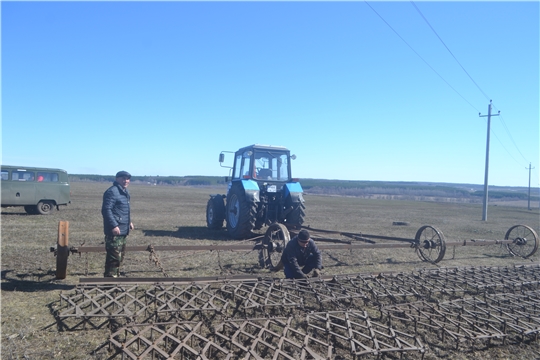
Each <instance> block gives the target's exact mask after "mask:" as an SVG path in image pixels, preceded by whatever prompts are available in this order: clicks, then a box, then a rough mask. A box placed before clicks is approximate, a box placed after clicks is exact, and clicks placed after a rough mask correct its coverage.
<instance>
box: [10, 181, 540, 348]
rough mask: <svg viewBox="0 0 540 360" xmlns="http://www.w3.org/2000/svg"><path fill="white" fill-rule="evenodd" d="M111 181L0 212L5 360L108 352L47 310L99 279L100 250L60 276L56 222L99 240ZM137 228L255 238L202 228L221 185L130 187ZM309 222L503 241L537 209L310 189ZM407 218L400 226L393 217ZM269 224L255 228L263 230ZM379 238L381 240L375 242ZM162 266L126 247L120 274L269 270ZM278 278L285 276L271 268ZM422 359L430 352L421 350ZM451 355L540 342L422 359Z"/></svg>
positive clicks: (477, 257)
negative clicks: (58, 203)
mask: <svg viewBox="0 0 540 360" xmlns="http://www.w3.org/2000/svg"><path fill="white" fill-rule="evenodd" d="M108 186H110V184H105V183H90V182H88V183H84V182H76V183H72V204H70V205H69V206H67V207H63V208H61V211H56V212H54V213H53V214H52V215H49V216H37V215H26V214H25V213H24V210H23V209H22V208H6V209H2V215H1V236H2V244H1V251H2V259H1V262H2V279H1V290H2V291H1V315H2V327H1V342H2V344H1V358H2V359H51V358H53V357H56V358H60V359H104V358H107V357H108V356H109V353H108V352H107V350H106V348H107V339H108V336H109V334H110V331H109V329H107V328H100V329H88V330H84V331H83V330H81V331H73V332H61V331H59V330H58V328H57V326H56V322H55V318H54V316H53V314H54V312H55V309H57V308H58V306H59V304H58V303H59V297H60V293H61V292H62V291H64V292H69V291H72V290H73V289H74V287H75V286H76V285H77V284H78V281H79V278H81V277H102V276H103V268H104V261H105V254H104V253H90V254H82V255H72V256H70V257H69V261H68V276H67V278H66V279H65V280H56V278H55V267H56V259H55V257H54V256H53V253H51V252H50V251H49V248H50V247H52V246H54V245H55V244H56V241H57V236H58V223H59V221H68V222H69V241H70V244H71V245H73V246H100V245H103V232H102V217H101V213H100V209H101V200H102V195H103V192H104V191H105V190H106V189H107V187H108ZM130 191H131V194H132V217H133V222H134V225H135V230H134V231H133V232H132V234H131V235H130V236H129V238H128V246H134V245H148V244H153V245H194V244H197V245H199V244H208V245H209V244H221V245H222V244H241V243H243V244H252V243H253V241H250V240H246V241H233V240H230V239H229V238H228V237H227V232H226V230H224V229H223V230H218V231H214V230H210V229H208V228H207V227H206V219H205V212H206V203H207V200H208V199H209V195H210V194H215V193H224V192H225V191H226V189H225V188H208V187H201V188H196V187H161V186H159V187H158V186H150V185H132V186H130ZM305 199H306V213H307V216H306V221H305V225H310V226H312V227H314V228H321V229H328V230H336V231H347V232H355V233H363V234H376V235H386V236H392V237H404V238H414V236H415V233H416V231H417V229H418V228H420V227H421V226H423V225H431V226H434V227H436V228H438V229H439V230H441V231H442V232H443V233H444V235H445V238H446V241H449V242H450V241H463V240H470V239H491V240H496V239H504V236H505V233H506V231H507V230H508V229H509V228H510V227H511V226H513V225H516V224H524V225H528V226H530V227H532V228H533V229H534V230H535V231H536V232H537V233H539V230H540V221H539V219H540V218H539V211H538V208H536V209H533V210H527V208H523V207H514V206H505V205H504V204H501V203H498V204H496V205H497V206H490V207H489V209H488V220H487V221H482V220H481V218H482V205H481V204H452V203H435V202H420V201H396V200H380V199H359V198H352V197H335V196H332V197H328V196H315V195H306V196H305ZM395 222H398V223H406V224H408V225H406V226H396V225H393V223H395ZM265 230H266V229H265V228H263V229H262V230H261V231H259V233H260V234H264V231H265ZM378 242H379V241H378ZM158 256H159V263H160V264H159V265H161V267H162V268H160V267H158V266H156V263H155V262H154V261H150V259H149V253H147V252H130V253H128V254H127V257H126V259H125V262H124V265H123V268H122V273H123V275H124V276H126V277H162V276H164V274H166V275H169V276H171V277H201V276H212V275H223V276H226V275H242V274H244V275H246V274H250V275H257V274H262V275H269V270H267V269H262V268H260V267H259V266H258V253H257V252H256V251H247V252H232V251H219V252H197V251H190V252H183V253H179V252H165V253H158ZM539 262H540V253H539V252H537V253H536V254H535V255H534V256H532V257H531V258H529V259H522V258H518V257H514V256H512V255H510V254H509V253H508V251H507V250H506V247H505V246H502V245H490V246H481V247H472V246H456V247H449V248H448V249H447V251H446V256H445V258H444V260H443V261H441V262H440V263H438V264H436V265H435V264H429V263H426V262H422V261H421V260H420V259H419V257H418V256H417V255H416V253H415V252H414V251H413V250H412V249H408V248H404V249H403V248H401V249H377V250H375V249H368V250H362V251H352V252H351V251H345V250H327V251H325V252H324V254H323V263H324V267H325V269H324V275H338V274H355V273H371V272H401V271H413V270H418V269H423V268H433V269H435V268H437V267H462V266H513V265H520V264H538V263H539ZM272 276H274V277H283V274H282V273H281V272H280V273H274V274H272ZM426 356H428V355H426ZM436 357H442V358H448V359H468V358H478V359H488V358H489V359H491V358H493V359H511V358H522V359H539V358H540V345H539V342H538V341H535V342H531V343H528V344H525V343H521V344H509V345H506V346H500V347H495V348H489V349H483V350H482V351H476V352H474V353H470V352H469V353H460V352H452V351H450V352H446V353H444V355H442V354H441V355H440V356H435V355H434V354H431V355H429V356H428V357H427V358H436Z"/></svg>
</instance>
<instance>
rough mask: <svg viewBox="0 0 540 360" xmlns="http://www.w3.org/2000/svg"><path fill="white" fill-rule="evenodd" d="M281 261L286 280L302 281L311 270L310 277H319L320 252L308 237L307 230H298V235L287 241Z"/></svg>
mask: <svg viewBox="0 0 540 360" xmlns="http://www.w3.org/2000/svg"><path fill="white" fill-rule="evenodd" d="M281 261H282V262H283V270H284V271H285V277H286V278H287V279H304V278H306V277H307V274H309V273H310V272H311V270H313V269H315V270H313V274H312V277H318V276H320V275H321V269H322V256H321V251H320V250H319V248H318V247H317V245H315V242H314V241H313V239H311V238H310V237H309V232H308V231H307V230H300V232H299V233H298V235H297V236H295V237H294V238H292V240H291V241H289V243H288V244H287V246H285V250H284V251H283V254H282V255H281Z"/></svg>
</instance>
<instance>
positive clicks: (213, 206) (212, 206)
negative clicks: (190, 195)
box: [206, 195, 225, 229]
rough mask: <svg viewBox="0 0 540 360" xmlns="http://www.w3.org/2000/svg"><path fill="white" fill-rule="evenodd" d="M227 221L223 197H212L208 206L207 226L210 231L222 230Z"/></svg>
mask: <svg viewBox="0 0 540 360" xmlns="http://www.w3.org/2000/svg"><path fill="white" fill-rule="evenodd" d="M223 220H225V203H224V202H223V197H222V196H221V195H216V196H212V197H211V198H210V199H209V200H208V204H206V225H207V226H208V228H209V229H221V228H222V227H223Z"/></svg>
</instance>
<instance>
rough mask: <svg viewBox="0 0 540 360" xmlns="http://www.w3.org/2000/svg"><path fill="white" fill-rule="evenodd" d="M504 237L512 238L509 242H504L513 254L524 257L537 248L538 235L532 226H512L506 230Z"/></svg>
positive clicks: (531, 253)
mask: <svg viewBox="0 0 540 360" xmlns="http://www.w3.org/2000/svg"><path fill="white" fill-rule="evenodd" d="M504 239H505V240H513V242H512V243H511V244H506V248H507V249H508V252H510V254H512V255H514V256H520V257H522V258H524V259H526V258H528V257H530V256H532V255H534V253H536V250H538V236H537V235H536V232H535V231H534V230H533V229H532V228H530V227H528V226H526V225H515V226H512V227H511V228H510V229H509V230H508V231H507V232H506V236H505V237H504Z"/></svg>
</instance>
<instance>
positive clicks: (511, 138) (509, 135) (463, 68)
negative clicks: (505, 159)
mask: <svg viewBox="0 0 540 360" xmlns="http://www.w3.org/2000/svg"><path fill="white" fill-rule="evenodd" d="M411 4H412V5H413V6H414V8H415V9H416V11H417V12H418V13H419V14H420V16H421V17H422V18H423V19H424V21H425V22H426V24H428V26H429V27H430V29H431V30H432V31H433V33H434V34H435V35H436V36H437V38H438V39H439V40H440V42H441V43H442V44H443V45H444V47H445V48H446V50H448V52H449V53H450V55H452V57H453V58H454V60H456V62H457V63H458V64H459V66H460V67H461V69H462V70H463V71H464V72H465V74H467V76H468V77H469V79H471V81H472V82H473V83H474V85H476V87H477V88H478V90H480V92H481V93H482V94H484V96H485V97H486V99H488V100H489V96H487V94H486V93H485V92H484V90H482V89H481V88H480V86H479V85H478V84H477V82H476V81H475V80H474V79H473V78H472V76H471V75H470V74H469V72H468V71H467V70H465V67H463V65H461V63H460V62H459V60H458V59H457V58H456V57H455V55H454V54H453V53H452V51H451V50H450V48H449V47H448V46H447V45H446V43H445V42H444V41H443V39H442V38H441V37H440V36H439V34H438V33H437V31H435V29H434V28H433V26H431V24H430V23H429V21H428V20H427V19H426V17H425V16H424V14H423V13H422V12H421V11H420V9H419V8H418V6H416V4H415V3H414V1H411ZM494 107H495V106H494ZM495 108H496V107H495ZM499 113H500V111H499ZM499 120H500V121H501V123H502V124H503V127H504V130H505V131H506V134H507V135H508V137H509V138H510V140H511V141H512V143H513V144H514V146H515V147H516V149H517V151H518V152H519V154H520V155H521V157H522V158H523V160H525V162H527V159H526V158H525V156H523V153H522V152H521V150H520V149H519V147H518V146H517V144H516V142H515V141H514V138H513V137H512V134H510V131H509V130H508V127H507V126H506V123H505V121H504V119H503V117H502V116H500V117H499ZM492 132H493V131H492ZM493 135H495V132H493ZM495 137H497V136H496V135H495ZM497 140H499V142H500V143H501V145H502V142H501V141H500V139H499V138H498V137H497ZM502 146H503V148H504V150H506V152H507V153H508V154H509V155H510V157H511V158H512V159H514V157H513V156H512V155H511V154H510V152H509V151H508V150H507V149H506V147H504V145H502ZM514 160H515V161H516V162H517V163H518V164H519V162H518V161H517V160H516V159H514ZM520 165H522V164H520Z"/></svg>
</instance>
